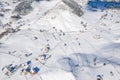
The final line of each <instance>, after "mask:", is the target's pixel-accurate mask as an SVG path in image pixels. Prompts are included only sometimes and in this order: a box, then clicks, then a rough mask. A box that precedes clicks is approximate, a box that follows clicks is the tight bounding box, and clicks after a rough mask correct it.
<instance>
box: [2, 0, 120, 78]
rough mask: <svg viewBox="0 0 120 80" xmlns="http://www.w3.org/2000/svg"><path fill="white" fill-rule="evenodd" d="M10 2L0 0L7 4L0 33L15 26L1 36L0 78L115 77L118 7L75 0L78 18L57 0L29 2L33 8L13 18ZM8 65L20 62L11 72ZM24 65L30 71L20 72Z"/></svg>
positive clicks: (119, 45) (119, 49) (118, 68)
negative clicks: (97, 7)
mask: <svg viewBox="0 0 120 80" xmlns="http://www.w3.org/2000/svg"><path fill="white" fill-rule="evenodd" d="M14 1H15V0H14ZM14 1H13V0H1V1H0V2H2V3H4V6H3V8H4V9H11V10H10V11H8V12H3V13H4V14H5V16H4V17H0V19H1V22H0V24H2V25H4V26H5V25H6V24H7V26H5V28H2V25H0V34H1V33H3V32H5V30H6V28H7V29H9V28H13V29H16V30H17V29H19V30H18V31H16V32H9V33H8V34H7V35H4V36H3V37H1V38H0V80H98V78H101V79H100V80H120V76H119V75H120V62H119V60H120V54H119V53H120V27H119V25H120V22H119V21H120V19H119V17H120V11H119V10H118V9H105V10H103V11H100V10H98V11H96V12H94V11H90V10H88V9H87V8H86V6H87V5H86V4H87V0H82V1H80V0H75V1H77V3H78V4H79V5H81V7H82V8H81V9H82V10H83V12H84V14H83V16H81V17H78V16H77V15H76V14H74V13H73V12H72V11H73V10H72V9H71V8H70V7H69V6H67V5H66V4H64V3H63V2H62V0H50V1H46V0H43V1H39V2H36V1H34V2H33V3H32V7H33V11H31V12H30V13H29V14H28V15H25V16H22V19H19V20H17V21H15V20H12V19H11V18H10V17H11V16H12V15H13V10H14V9H15V6H16V5H17V4H18V3H19V2H17V0H16V3H13V2H14ZM5 2H7V3H9V5H7V4H6V3H5ZM0 9H1V8H0ZM8 25H10V26H8ZM31 53H32V54H31ZM29 54H31V55H29ZM26 55H28V56H26ZM43 55H46V57H45V56H43ZM28 61H31V64H30V65H28V64H27V62H28ZM10 64H14V65H17V66H19V67H17V68H16V69H17V70H16V71H15V72H14V73H11V72H10V71H9V69H8V68H7V66H8V65H10ZM20 64H21V66H20ZM29 66H30V67H31V71H30V72H27V71H25V70H24V71H23V72H22V69H26V68H27V67H29ZM35 67H37V68H39V69H40V71H39V72H38V73H34V71H33V68H35ZM4 68H5V69H4ZM7 72H8V74H9V75H7Z"/></svg>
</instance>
